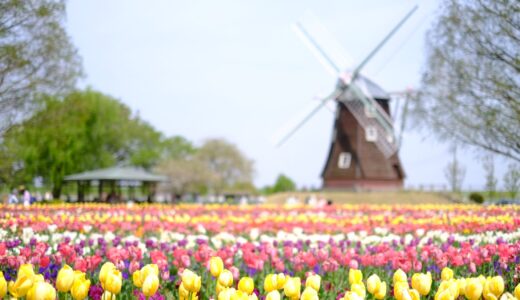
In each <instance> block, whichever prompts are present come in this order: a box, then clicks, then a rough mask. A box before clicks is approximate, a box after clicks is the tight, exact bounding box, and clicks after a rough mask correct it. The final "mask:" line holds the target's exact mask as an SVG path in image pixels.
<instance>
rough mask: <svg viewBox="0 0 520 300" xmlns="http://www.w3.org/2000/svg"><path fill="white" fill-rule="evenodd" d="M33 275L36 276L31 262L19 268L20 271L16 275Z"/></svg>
mask: <svg viewBox="0 0 520 300" xmlns="http://www.w3.org/2000/svg"><path fill="white" fill-rule="evenodd" d="M22 276H25V277H33V276H34V267H33V265H31V264H23V265H21V266H20V267H19V268H18V272H17V274H16V277H17V278H18V277H22Z"/></svg>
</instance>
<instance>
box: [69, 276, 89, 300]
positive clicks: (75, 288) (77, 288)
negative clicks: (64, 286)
mask: <svg viewBox="0 0 520 300" xmlns="http://www.w3.org/2000/svg"><path fill="white" fill-rule="evenodd" d="M89 289H90V280H81V279H76V280H74V283H73V284H72V288H71V289H70V294H71V295H72V298H74V300H83V299H85V298H87V296H88V290H89Z"/></svg>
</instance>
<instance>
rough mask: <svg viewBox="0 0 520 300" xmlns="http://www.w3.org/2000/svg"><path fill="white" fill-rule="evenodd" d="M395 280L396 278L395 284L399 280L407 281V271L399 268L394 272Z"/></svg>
mask: <svg viewBox="0 0 520 300" xmlns="http://www.w3.org/2000/svg"><path fill="white" fill-rule="evenodd" d="M393 280H394V285H395V284H396V283H397V282H407V280H408V278H407V276H406V273H405V272H404V271H403V270H401V269H398V270H397V271H395V273H394V277H393Z"/></svg>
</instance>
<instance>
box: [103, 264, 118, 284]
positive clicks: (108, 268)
mask: <svg viewBox="0 0 520 300" xmlns="http://www.w3.org/2000/svg"><path fill="white" fill-rule="evenodd" d="M115 268H116V266H115V265H114V264H113V263H111V262H109V261H107V262H106V263H104V264H103V265H102V266H101V270H99V281H100V282H101V283H104V282H105V280H106V278H107V274H108V273H110V272H111V271H112V270H114V269H115Z"/></svg>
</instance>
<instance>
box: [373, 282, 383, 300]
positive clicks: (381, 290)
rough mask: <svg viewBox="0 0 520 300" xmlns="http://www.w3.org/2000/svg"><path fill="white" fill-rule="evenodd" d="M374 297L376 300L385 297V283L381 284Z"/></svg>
mask: <svg viewBox="0 0 520 300" xmlns="http://www.w3.org/2000/svg"><path fill="white" fill-rule="evenodd" d="M374 297H375V298H376V299H378V300H381V299H383V298H385V297H386V282H384V281H383V282H381V286H380V287H379V290H378V291H377V292H376V293H375V294H374Z"/></svg>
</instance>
